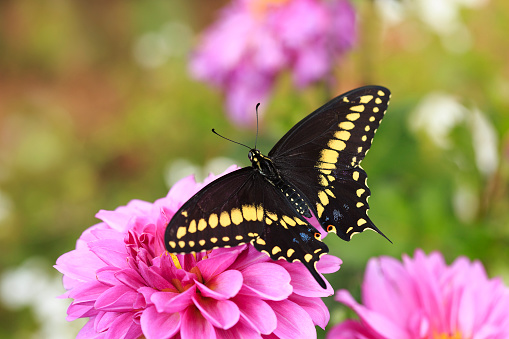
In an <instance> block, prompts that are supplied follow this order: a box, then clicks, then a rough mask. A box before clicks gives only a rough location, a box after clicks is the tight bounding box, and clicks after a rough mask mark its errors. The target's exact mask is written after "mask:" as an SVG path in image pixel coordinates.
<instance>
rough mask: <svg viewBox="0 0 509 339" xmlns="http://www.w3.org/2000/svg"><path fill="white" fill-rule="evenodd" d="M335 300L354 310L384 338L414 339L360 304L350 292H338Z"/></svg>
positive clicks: (385, 318) (389, 320)
mask: <svg viewBox="0 0 509 339" xmlns="http://www.w3.org/2000/svg"><path fill="white" fill-rule="evenodd" d="M335 299H336V300H337V301H339V302H342V303H343V304H345V305H347V306H348V307H350V308H351V309H352V310H354V311H355V313H357V314H358V315H359V317H360V318H361V320H362V322H363V324H365V325H366V326H367V327H368V328H370V329H371V330H372V331H373V332H375V333H378V334H380V335H381V336H382V337H384V338H388V339H389V338H401V339H406V338H408V339H412V338H410V337H409V336H408V334H407V333H406V332H405V330H404V329H402V328H401V327H398V326H397V325H395V324H394V323H393V322H392V321H391V319H389V318H387V317H385V316H384V315H383V314H380V313H377V312H374V311H372V310H370V309H368V308H366V307H364V306H362V305H360V304H358V303H357V302H356V301H355V299H354V298H353V297H352V296H351V295H350V293H349V292H348V291H346V290H340V291H338V292H337V293H336V297H335Z"/></svg>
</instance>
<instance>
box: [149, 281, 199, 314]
mask: <svg viewBox="0 0 509 339" xmlns="http://www.w3.org/2000/svg"><path fill="white" fill-rule="evenodd" d="M195 294H196V286H191V287H190V288H189V289H187V290H186V291H184V292H182V293H174V292H156V293H154V294H152V296H151V297H150V301H152V302H153V303H154V305H155V306H156V307H157V311H158V312H166V313H174V312H180V311H182V310H184V309H186V308H187V307H188V306H190V305H192V303H193V302H192V298H193V296H194V295H195Z"/></svg>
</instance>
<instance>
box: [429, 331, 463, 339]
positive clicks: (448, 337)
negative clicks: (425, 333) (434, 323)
mask: <svg viewBox="0 0 509 339" xmlns="http://www.w3.org/2000/svg"><path fill="white" fill-rule="evenodd" d="M462 338H463V337H462V336H461V332H460V331H456V332H454V333H452V334H451V333H442V334H435V335H433V339H462Z"/></svg>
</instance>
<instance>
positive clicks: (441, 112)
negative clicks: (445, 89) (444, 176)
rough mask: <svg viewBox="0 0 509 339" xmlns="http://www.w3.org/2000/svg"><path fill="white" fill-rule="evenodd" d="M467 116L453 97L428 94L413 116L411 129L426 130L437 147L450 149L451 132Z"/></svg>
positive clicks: (463, 108) (436, 93)
mask: <svg viewBox="0 0 509 339" xmlns="http://www.w3.org/2000/svg"><path fill="white" fill-rule="evenodd" d="M466 115H467V109H466V108H465V107H463V106H462V105H461V104H460V103H459V102H458V100H456V98H455V97H454V96H452V95H449V94H446V93H440V92H434V93H431V94H428V95H427V96H426V97H425V98H424V99H422V100H421V102H420V103H419V104H418V105H417V107H416V109H415V110H414V112H413V113H412V114H411V119H410V121H409V122H410V129H411V130H413V131H417V130H424V131H425V132H426V133H427V134H428V136H429V137H430V139H431V140H432V141H433V142H434V143H435V145H437V146H439V147H441V148H444V149H445V148H449V147H450V146H451V145H450V140H449V137H448V135H449V132H450V131H451V130H452V129H453V128H454V126H456V125H458V124H459V123H461V122H462V121H463V120H464V119H465V117H466Z"/></svg>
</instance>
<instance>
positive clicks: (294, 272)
mask: <svg viewBox="0 0 509 339" xmlns="http://www.w3.org/2000/svg"><path fill="white" fill-rule="evenodd" d="M233 169H235V167H234V166H232V167H231V168H230V169H229V170H228V171H231V170H233ZM213 179H214V177H213V176H212V175H211V176H209V177H208V178H207V179H206V180H205V183H204V184H197V183H196V182H195V181H194V178H192V177H187V178H185V179H182V180H181V181H179V182H178V183H177V184H175V185H174V186H173V188H172V189H171V190H170V192H169V193H168V195H167V196H166V197H165V198H162V199H159V200H157V201H155V202H154V203H148V202H144V201H139V200H133V201H131V202H129V203H128V204H127V206H122V207H119V208H117V209H116V210H115V211H100V212H99V213H97V218H99V219H101V220H102V222H100V223H99V224H96V225H94V226H92V227H90V228H89V229H87V230H86V231H85V232H83V234H82V235H81V237H80V238H79V239H78V241H77V244H76V249H75V250H72V251H70V252H68V253H65V254H63V255H62V256H61V257H60V258H59V259H58V260H57V264H56V265H55V268H56V269H57V270H59V271H60V272H61V273H63V275H64V277H63V283H64V287H65V289H66V290H67V292H66V293H65V294H64V295H63V296H62V297H65V298H72V299H74V300H73V302H72V303H71V305H70V306H69V308H68V317H67V319H68V320H74V319H78V318H89V321H88V322H87V323H86V325H85V326H84V327H83V329H82V330H81V331H80V333H79V335H78V338H126V339H128V338H140V337H145V338H148V339H151V338H158V339H160V338H183V339H187V338H261V337H262V335H269V336H270V337H271V338H287V337H292V338H313V337H316V331H315V325H318V326H320V327H322V328H324V327H325V326H326V325H327V322H328V320H329V312H328V310H327V308H326V306H325V304H324V303H323V302H322V300H321V299H320V297H324V296H328V295H331V294H332V288H331V286H330V285H328V288H327V289H326V290H324V289H322V288H321V287H320V286H318V284H316V282H315V280H314V279H313V277H312V276H311V274H310V273H309V272H308V270H307V269H306V268H305V267H304V266H303V265H302V264H301V263H288V262H286V261H273V260H271V259H270V258H269V257H268V256H267V255H265V254H263V253H260V252H258V251H256V250H255V249H254V247H252V246H251V245H243V246H238V247H234V248H229V249H217V250H212V251H207V252H201V253H197V254H196V255H193V254H186V255H173V254H169V253H168V252H166V251H165V248H164V244H163V236H164V231H165V227H166V224H167V223H168V220H169V219H170V218H171V217H172V215H173V214H174V213H175V211H177V210H178V208H179V207H180V206H181V205H182V204H183V203H184V202H185V201H186V200H187V199H188V198H190V197H191V196H192V195H193V194H194V193H196V192H197V191H198V190H199V189H201V188H202V187H203V186H204V185H205V184H206V183H208V182H210V181H212V180H213ZM340 264H341V260H340V259H339V258H336V257H333V256H324V257H322V259H321V260H320V262H319V263H318V265H317V268H318V271H320V272H323V273H330V272H335V271H337V270H338V269H339V265H340Z"/></svg>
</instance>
